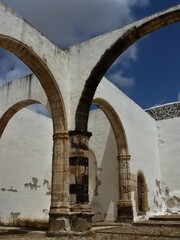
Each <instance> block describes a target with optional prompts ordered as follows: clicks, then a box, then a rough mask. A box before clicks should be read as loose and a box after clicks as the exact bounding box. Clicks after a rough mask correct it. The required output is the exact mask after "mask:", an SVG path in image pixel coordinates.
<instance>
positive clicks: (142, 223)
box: [133, 220, 180, 228]
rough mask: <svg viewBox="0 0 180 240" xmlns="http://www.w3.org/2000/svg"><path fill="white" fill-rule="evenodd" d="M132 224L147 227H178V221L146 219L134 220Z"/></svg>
mask: <svg viewBox="0 0 180 240" xmlns="http://www.w3.org/2000/svg"><path fill="white" fill-rule="evenodd" d="M133 225H134V226H149V227H171V228H177V227H178V228H180V221H172V220H170V221H166V220H165V221H162V220H161V221H158V220H157V221H155V220H147V221H140V222H134V223H133Z"/></svg>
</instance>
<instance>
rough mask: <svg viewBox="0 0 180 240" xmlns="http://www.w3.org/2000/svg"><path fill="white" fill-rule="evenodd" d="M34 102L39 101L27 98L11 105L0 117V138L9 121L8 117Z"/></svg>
mask: <svg viewBox="0 0 180 240" xmlns="http://www.w3.org/2000/svg"><path fill="white" fill-rule="evenodd" d="M35 103H40V102H38V101H36V100H32V99H27V100H24V101H21V102H17V103H16V104H14V105H13V106H11V107H10V108H9V109H8V110H7V111H6V112H5V113H4V114H3V115H2V117H1V118H0V138H1V136H2V134H3V132H4V130H5V128H6V126H7V124H8V122H9V121H10V119H11V118H12V117H13V116H14V115H15V114H16V113H17V112H18V111H20V110H21V109H22V108H24V107H27V106H29V105H31V104H35Z"/></svg>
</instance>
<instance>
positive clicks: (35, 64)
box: [0, 34, 67, 133]
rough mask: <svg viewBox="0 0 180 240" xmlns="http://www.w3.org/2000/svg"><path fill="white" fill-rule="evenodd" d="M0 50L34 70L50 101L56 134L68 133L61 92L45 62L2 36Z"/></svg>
mask: <svg viewBox="0 0 180 240" xmlns="http://www.w3.org/2000/svg"><path fill="white" fill-rule="evenodd" d="M0 48H4V49H5V50H8V51H10V52H11V53H13V54H15V55H16V56H17V57H18V58H19V59H21V60H22V61H23V62H24V63H25V64H26V65H27V66H28V67H29V68H30V69H31V70H32V72H33V73H34V74H35V75H36V77H37V78H38V80H39V81H40V83H41V85H42V87H43V89H44V91H45V93H46V95H47V98H48V101H49V105H50V109H51V113H52V120H53V128H54V133H58V132H61V131H67V120H66V112H65V106H64V102H63V99H62V96H61V93H60V90H59V88H58V86H57V83H56V81H55V79H54V77H53V75H52V74H51V72H50V71H49V69H48V67H47V65H46V64H45V63H44V62H43V60H42V59H40V58H39V57H38V56H37V55H36V53H35V52H33V50H32V49H31V48H30V47H28V46H27V45H25V44H24V43H22V42H20V41H18V40H16V39H13V38H11V37H9V36H5V35H2V34H1V35H0Z"/></svg>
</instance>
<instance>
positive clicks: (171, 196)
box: [157, 117, 180, 212]
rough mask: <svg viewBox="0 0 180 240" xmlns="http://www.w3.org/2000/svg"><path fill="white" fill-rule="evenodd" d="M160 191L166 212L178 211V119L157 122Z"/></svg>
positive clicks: (179, 198)
mask: <svg viewBox="0 0 180 240" xmlns="http://www.w3.org/2000/svg"><path fill="white" fill-rule="evenodd" d="M157 126H158V133H159V134H158V135H159V144H158V145H159V156H160V167H161V180H162V183H161V185H162V190H163V192H164V197H165V202H166V207H167V210H168V211H170V212H172V211H180V157H179V156H180V147H179V146H180V134H179V129H180V117H174V118H171V119H166V120H160V121H157Z"/></svg>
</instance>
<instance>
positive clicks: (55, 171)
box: [49, 132, 70, 234]
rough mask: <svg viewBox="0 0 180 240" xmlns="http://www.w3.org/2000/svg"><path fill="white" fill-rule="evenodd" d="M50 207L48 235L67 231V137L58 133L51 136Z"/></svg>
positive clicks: (62, 133)
mask: <svg viewBox="0 0 180 240" xmlns="http://www.w3.org/2000/svg"><path fill="white" fill-rule="evenodd" d="M53 141H54V142H53V159H52V183H51V207H50V212H49V234H51V233H52V234H58V233H61V232H62V231H69V230H70V224H69V158H68V155H69V135H68V133H67V132H59V133H55V134H54V135H53Z"/></svg>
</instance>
